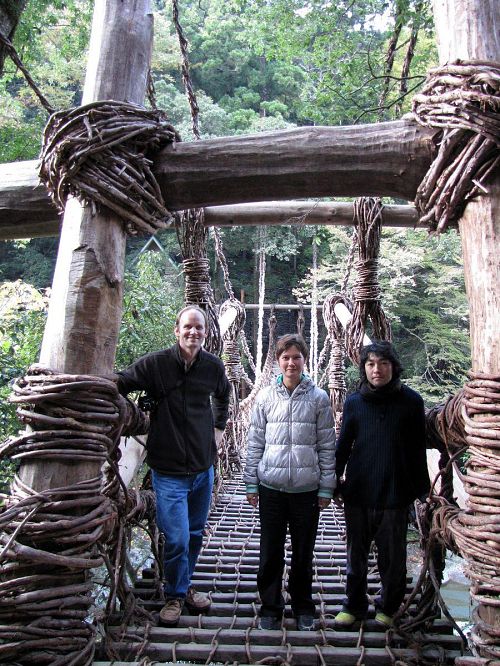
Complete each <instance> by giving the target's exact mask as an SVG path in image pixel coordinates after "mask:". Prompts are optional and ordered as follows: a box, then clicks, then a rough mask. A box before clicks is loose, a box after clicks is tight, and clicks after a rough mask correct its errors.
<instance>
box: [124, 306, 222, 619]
mask: <svg viewBox="0 0 500 666" xmlns="http://www.w3.org/2000/svg"><path fill="white" fill-rule="evenodd" d="M206 325H207V322H206V317H205V313H204V312H203V310H201V309H200V308H198V307H197V306H193V305H188V306H187V307H185V308H183V309H182V310H181V311H180V312H179V314H178V315H177V319H176V322H175V328H174V331H175V336H176V338H177V344H175V345H174V346H172V347H170V348H168V349H164V350H162V351H158V352H152V353H150V354H146V355H145V356H142V357H141V358H140V359H138V360H137V361H136V362H135V363H133V364H132V365H130V366H129V367H128V368H126V369H125V370H123V371H122V372H119V373H118V380H117V385H118V390H119V391H120V393H122V394H123V395H127V393H130V392H131V391H137V390H140V391H146V392H147V394H148V396H149V397H150V398H151V399H152V400H153V401H154V403H155V407H154V409H153V410H152V412H151V415H150V416H151V425H150V430H149V434H148V439H147V444H146V449H147V455H146V462H147V463H148V465H149V466H150V467H151V470H152V480H153V487H154V490H155V493H156V517H157V523H158V527H159V529H160V530H161V532H162V533H163V535H164V538H165V545H164V579H165V583H164V590H165V600H166V603H165V606H164V607H163V608H162V610H161V611H160V619H161V621H162V622H163V624H166V625H169V626H175V625H176V624H177V623H178V621H179V617H180V615H181V613H182V608H183V605H184V604H186V606H188V608H191V609H194V610H196V611H198V612H200V611H206V610H208V608H209V607H210V600H209V599H208V597H206V596H205V595H203V594H201V593H200V592H197V591H196V590H195V589H194V588H193V586H192V585H191V577H192V574H193V571H194V567H195V564H196V560H197V559H198V555H199V552H200V549H201V545H202V541H203V530H204V528H205V523H206V520H207V516H208V510H209V507H210V499H211V494H212V487H213V479H214V468H213V465H214V462H215V457H216V453H217V443H216V440H217V441H218V440H219V439H220V438H221V437H222V434H223V432H224V428H225V427H226V422H227V418H228V411H229V392H230V385H229V381H228V379H227V377H226V373H225V369H224V365H223V363H222V361H221V360H220V359H219V358H218V357H217V356H214V355H213V354H210V353H209V352H207V351H205V350H204V349H202V345H203V342H204V340H205V336H206ZM214 428H215V430H214Z"/></svg>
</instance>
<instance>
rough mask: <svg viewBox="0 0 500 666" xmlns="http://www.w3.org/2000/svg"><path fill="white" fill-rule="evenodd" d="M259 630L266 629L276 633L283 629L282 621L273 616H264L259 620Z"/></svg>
mask: <svg viewBox="0 0 500 666" xmlns="http://www.w3.org/2000/svg"><path fill="white" fill-rule="evenodd" d="M259 629H265V630H267V631H276V630H278V629H281V620H280V619H278V618H277V617H273V616H272V615H263V616H262V617H261V618H260V619H259Z"/></svg>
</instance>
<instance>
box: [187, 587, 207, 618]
mask: <svg viewBox="0 0 500 666" xmlns="http://www.w3.org/2000/svg"><path fill="white" fill-rule="evenodd" d="M184 603H185V604H186V606H187V607H188V608H189V610H190V611H197V612H198V613H204V612H206V611H207V610H208V609H209V608H210V604H211V601H210V599H209V597H207V595H206V594H202V593H201V592H197V591H196V590H195V589H194V587H193V586H192V585H191V586H190V587H189V588H188V591H187V594H186V600H185V602H184Z"/></svg>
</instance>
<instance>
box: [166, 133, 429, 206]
mask: <svg viewBox="0 0 500 666" xmlns="http://www.w3.org/2000/svg"><path fill="white" fill-rule="evenodd" d="M432 134H433V132H431V131H429V130H427V129H424V128H422V127H420V126H419V125H417V124H416V123H415V122H414V121H412V120H400V121H397V122H388V123H378V124H374V125H356V126H346V127H301V128H298V129H290V130H283V131H280V132H265V133H262V134H255V135H251V136H243V137H222V138H218V139H209V140H207V141H195V142H191V143H179V144H175V145H174V144H173V145H171V146H168V147H167V148H165V149H164V150H163V151H162V152H161V153H160V154H159V156H158V158H157V159H156V160H155V167H154V171H155V175H156V177H157V179H158V182H159V184H160V187H161V190H162V192H163V193H164V195H165V199H166V201H167V204H168V205H170V206H172V207H173V208H175V209H182V208H189V207H191V206H215V205H222V204H229V203H238V202H240V203H245V202H249V201H262V200H267V199H282V200H283V199H290V198H302V197H322V196H346V197H349V196H354V197H355V196H361V195H366V196H372V195H373V196H393V197H401V198H403V199H407V200H411V199H413V197H414V195H415V192H416V189H417V187H418V184H419V183H420V181H421V179H422V176H423V174H424V173H425V171H426V169H427V167H428V165H429V160H430V158H431V141H430V137H431V136H432Z"/></svg>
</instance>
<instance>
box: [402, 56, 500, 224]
mask: <svg viewBox="0 0 500 666" xmlns="http://www.w3.org/2000/svg"><path fill="white" fill-rule="evenodd" d="M499 112H500V65H499V64H496V63H493V62H480V61H470V62H467V61H457V62H455V63H451V64H448V65H445V66H443V67H438V68H436V69H432V70H431V71H430V72H429V75H428V77H427V82H426V84H425V85H424V87H423V89H422V92H421V93H419V94H418V95H415V97H414V99H413V114H414V117H415V119H416V120H417V121H418V122H419V123H421V124H422V125H425V126H426V127H436V128H441V129H442V132H440V133H439V134H438V136H437V137H435V142H436V143H437V144H438V145H439V148H438V151H437V155H436V157H435V159H434V160H433V162H432V164H431V166H430V169H429V171H428V172H427V174H426V176H425V177H424V179H423V181H422V183H421V184H420V186H419V188H418V191H417V195H416V198H415V205H416V207H417V210H418V212H419V215H420V223H421V224H428V225H429V226H430V228H431V229H433V230H435V231H437V232H438V233H439V232H441V231H444V230H445V229H446V228H447V227H448V225H450V224H453V223H456V222H457V221H458V219H459V218H460V217H461V215H462V212H463V210H464V208H465V206H466V204H467V202H468V201H470V200H471V199H472V198H473V197H475V196H477V195H478V194H481V193H482V192H484V193H487V191H488V190H487V187H486V185H485V183H486V180H487V178H488V176H489V174H490V173H491V172H492V171H493V170H494V169H495V167H496V166H497V165H498V162H499V160H500V150H499V148H500V113H499Z"/></svg>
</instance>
